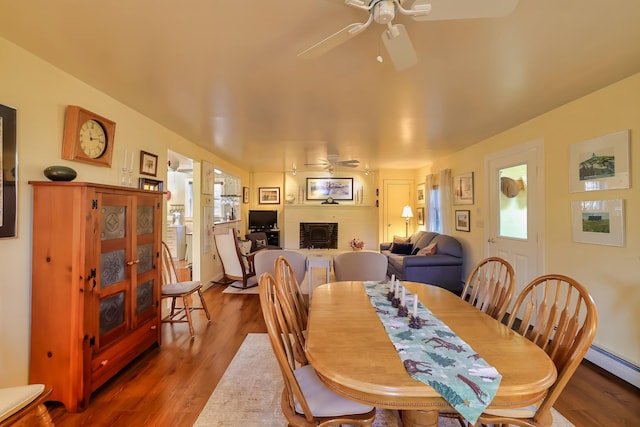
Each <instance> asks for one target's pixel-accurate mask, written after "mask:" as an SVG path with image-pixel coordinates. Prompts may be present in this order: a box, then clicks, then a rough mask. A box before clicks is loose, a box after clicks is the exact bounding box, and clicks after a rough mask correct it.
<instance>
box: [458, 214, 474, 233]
mask: <svg viewBox="0 0 640 427" xmlns="http://www.w3.org/2000/svg"><path fill="white" fill-rule="evenodd" d="M455 222H456V230H458V231H471V211H467V210H456V221H455Z"/></svg>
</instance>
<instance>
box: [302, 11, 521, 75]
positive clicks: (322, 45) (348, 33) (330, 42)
mask: <svg viewBox="0 0 640 427" xmlns="http://www.w3.org/2000/svg"><path fill="white" fill-rule="evenodd" d="M344 2H345V4H346V5H347V6H351V7H355V8H357V9H361V10H364V11H366V12H367V13H369V19H368V20H367V21H366V22H363V23H354V24H349V25H347V26H346V27H344V28H343V29H341V30H340V31H338V32H337V33H334V34H332V35H330V36H329V37H327V38H325V39H324V40H321V41H320V42H318V43H316V44H315V45H313V46H311V47H310V48H308V49H306V50H304V51H303V52H301V53H299V54H298V57H300V58H315V57H317V56H320V55H322V54H324V53H326V52H328V51H330V50H331V49H333V48H335V47H337V46H339V45H341V44H342V43H344V42H346V41H347V40H349V39H351V38H352V37H354V36H356V35H358V34H360V33H361V32H362V31H364V30H365V29H366V28H367V27H368V26H369V25H371V23H372V22H373V21H375V22H377V23H378V24H384V25H386V26H387V28H386V29H385V30H384V31H383V32H382V41H383V42H384V45H385V48H386V49H387V52H388V54H389V57H390V58H391V61H392V62H393V65H394V66H395V68H396V70H398V71H402V70H405V69H407V68H410V67H412V66H413V65H415V64H416V63H417V62H418V58H417V56H416V51H415V49H414V48H413V44H412V43H411V39H410V38H409V33H408V32H407V30H406V28H405V26H404V25H402V24H394V23H393V19H394V18H395V14H396V12H400V13H401V14H403V15H408V16H410V17H412V18H413V19H414V20H415V21H436V20H448V19H469V18H488V17H498V16H505V15H508V14H509V13H511V12H512V11H513V9H514V8H515V7H516V5H517V3H518V0H415V1H414V0H345V1H344ZM405 6H406V7H405Z"/></svg>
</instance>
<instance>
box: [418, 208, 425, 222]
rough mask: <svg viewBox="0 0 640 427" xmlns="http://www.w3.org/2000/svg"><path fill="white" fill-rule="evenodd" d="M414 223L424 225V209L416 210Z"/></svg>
mask: <svg viewBox="0 0 640 427" xmlns="http://www.w3.org/2000/svg"><path fill="white" fill-rule="evenodd" d="M416 221H417V222H418V225H424V208H416Z"/></svg>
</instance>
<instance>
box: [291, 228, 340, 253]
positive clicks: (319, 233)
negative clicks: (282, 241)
mask: <svg viewBox="0 0 640 427" xmlns="http://www.w3.org/2000/svg"><path fill="white" fill-rule="evenodd" d="M300 249H338V223H335V222H301V223H300Z"/></svg>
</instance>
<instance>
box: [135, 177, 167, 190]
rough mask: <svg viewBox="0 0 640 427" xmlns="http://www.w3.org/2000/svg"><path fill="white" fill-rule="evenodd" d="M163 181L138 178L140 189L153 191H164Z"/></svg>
mask: <svg viewBox="0 0 640 427" xmlns="http://www.w3.org/2000/svg"><path fill="white" fill-rule="evenodd" d="M162 187H163V183H162V181H157V180H155V179H149V178H138V188H141V189H143V190H151V191H162Z"/></svg>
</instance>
